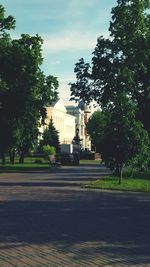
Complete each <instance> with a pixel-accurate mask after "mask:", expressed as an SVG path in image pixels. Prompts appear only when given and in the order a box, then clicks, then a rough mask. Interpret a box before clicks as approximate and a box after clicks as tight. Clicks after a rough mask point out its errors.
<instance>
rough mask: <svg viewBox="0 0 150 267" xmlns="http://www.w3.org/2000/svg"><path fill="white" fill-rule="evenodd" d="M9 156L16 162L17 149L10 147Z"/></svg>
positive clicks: (11, 161)
mask: <svg viewBox="0 0 150 267" xmlns="http://www.w3.org/2000/svg"><path fill="white" fill-rule="evenodd" d="M9 158H10V163H11V164H14V163H15V149H13V148H12V149H10V150H9Z"/></svg>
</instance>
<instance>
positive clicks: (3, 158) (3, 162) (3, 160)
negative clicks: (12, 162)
mask: <svg viewBox="0 0 150 267" xmlns="http://www.w3.org/2000/svg"><path fill="white" fill-rule="evenodd" d="M1 156H2V165H5V163H6V160H5V153H4V152H1Z"/></svg>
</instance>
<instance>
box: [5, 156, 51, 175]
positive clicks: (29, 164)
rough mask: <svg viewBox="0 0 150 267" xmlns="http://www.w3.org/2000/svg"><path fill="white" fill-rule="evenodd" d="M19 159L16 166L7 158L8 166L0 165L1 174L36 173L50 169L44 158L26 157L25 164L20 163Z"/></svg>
mask: <svg viewBox="0 0 150 267" xmlns="http://www.w3.org/2000/svg"><path fill="white" fill-rule="evenodd" d="M18 162H19V159H18V158H16V160H15V164H14V165H12V164H10V162H9V158H8V157H7V158H6V164H5V165H0V172H18V171H19V172H20V171H23V172H24V171H34V170H37V171H38V170H45V169H49V168H50V166H49V164H48V161H46V160H45V159H43V158H32V157H26V158H25V162H24V164H20V163H18Z"/></svg>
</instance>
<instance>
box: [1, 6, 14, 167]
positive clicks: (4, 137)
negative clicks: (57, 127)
mask: <svg viewBox="0 0 150 267" xmlns="http://www.w3.org/2000/svg"><path fill="white" fill-rule="evenodd" d="M14 28H15V19H14V18H13V17H12V16H8V17H5V8H4V7H3V6H2V5H0V125H1V130H0V153H1V156H2V162H3V164H5V152H6V150H7V149H8V146H9V144H10V132H11V127H10V125H9V120H8V118H7V116H8V111H7V107H6V105H5V103H7V97H6V95H7V92H8V85H7V83H6V82H5V81H4V80H3V78H2V73H3V70H4V66H3V62H4V61H3V59H4V57H6V56H7V58H8V57H9V52H8V51H9V48H10V47H11V38H10V36H9V34H8V33H6V31H7V30H10V29H14Z"/></svg>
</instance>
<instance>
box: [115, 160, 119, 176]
mask: <svg viewBox="0 0 150 267" xmlns="http://www.w3.org/2000/svg"><path fill="white" fill-rule="evenodd" d="M115 175H116V176H119V175H120V169H119V164H118V163H117V165H116V169H115Z"/></svg>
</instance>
